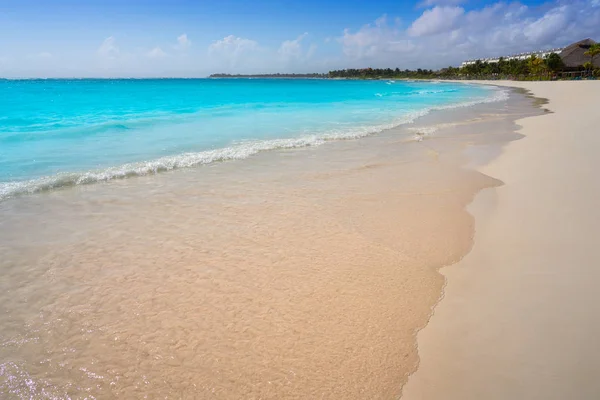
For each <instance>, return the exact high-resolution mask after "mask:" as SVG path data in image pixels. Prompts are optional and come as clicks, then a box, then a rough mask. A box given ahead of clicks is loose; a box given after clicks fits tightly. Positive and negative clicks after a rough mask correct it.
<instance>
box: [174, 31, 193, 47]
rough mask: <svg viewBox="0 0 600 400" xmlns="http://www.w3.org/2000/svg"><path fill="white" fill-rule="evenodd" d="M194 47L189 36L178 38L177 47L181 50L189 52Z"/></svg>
mask: <svg viewBox="0 0 600 400" xmlns="http://www.w3.org/2000/svg"><path fill="white" fill-rule="evenodd" d="M191 45H192V41H191V40H190V39H189V38H188V36H187V34H186V33H184V34H182V35H179V36H177V45H176V46H175V47H176V48H177V49H179V50H187V49H188V48H189V47H190V46H191Z"/></svg>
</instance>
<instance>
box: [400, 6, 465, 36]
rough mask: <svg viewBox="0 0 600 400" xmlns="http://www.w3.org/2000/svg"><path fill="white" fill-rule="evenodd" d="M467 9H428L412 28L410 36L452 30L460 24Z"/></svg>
mask: <svg viewBox="0 0 600 400" xmlns="http://www.w3.org/2000/svg"><path fill="white" fill-rule="evenodd" d="M464 13H465V10H464V9H463V8H461V7H434V8H432V9H431V10H426V11H425V12H423V14H422V15H421V16H420V17H419V18H417V19H416V20H415V21H414V22H413V23H412V25H411V26H410V28H408V34H409V35H410V36H428V35H435V34H438V33H444V32H448V31H451V30H452V29H453V28H454V27H456V26H457V25H458V23H459V22H460V19H461V17H462V16H463V14H464Z"/></svg>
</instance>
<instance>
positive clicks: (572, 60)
mask: <svg viewBox="0 0 600 400" xmlns="http://www.w3.org/2000/svg"><path fill="white" fill-rule="evenodd" d="M595 43H596V42H595V41H594V40H592V39H583V40H580V41H579V42H577V43H573V44H571V45H569V46H567V47H565V48H564V49H563V51H561V52H560V58H562V60H563V62H564V63H565V66H566V67H568V68H576V67H579V66H581V65H583V64H584V63H586V62H588V61H590V57H589V56H586V55H585V54H584V53H585V52H586V51H588V49H589V48H590V46H591V45H593V44H595ZM594 66H595V67H600V56H596V57H595V59H594Z"/></svg>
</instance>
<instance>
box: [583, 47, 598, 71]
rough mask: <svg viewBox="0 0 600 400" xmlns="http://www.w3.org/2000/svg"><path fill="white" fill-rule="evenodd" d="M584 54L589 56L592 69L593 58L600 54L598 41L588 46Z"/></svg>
mask: <svg viewBox="0 0 600 400" xmlns="http://www.w3.org/2000/svg"><path fill="white" fill-rule="evenodd" d="M583 54H585V55H586V56H588V57H590V63H591V64H592V68H591V69H594V58H595V57H596V56H597V55H598V54H600V43H594V44H593V45H591V46H590V48H589V49H588V51H586V52H585V53H583Z"/></svg>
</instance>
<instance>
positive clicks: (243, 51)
mask: <svg viewBox="0 0 600 400" xmlns="http://www.w3.org/2000/svg"><path fill="white" fill-rule="evenodd" d="M258 49H259V47H258V43H257V42H255V41H254V40H251V39H245V38H241V37H237V36H234V35H229V36H226V37H224V38H223V39H220V40H216V41H214V42H213V43H211V44H210V46H208V54H209V57H211V58H213V61H216V63H217V65H222V66H227V67H228V68H229V69H232V68H235V67H238V66H240V62H241V61H242V60H244V62H246V63H247V65H248V66H250V65H254V62H252V63H251V62H250V61H249V60H250V59H252V58H254V55H255V53H256V51H257V50H258Z"/></svg>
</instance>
